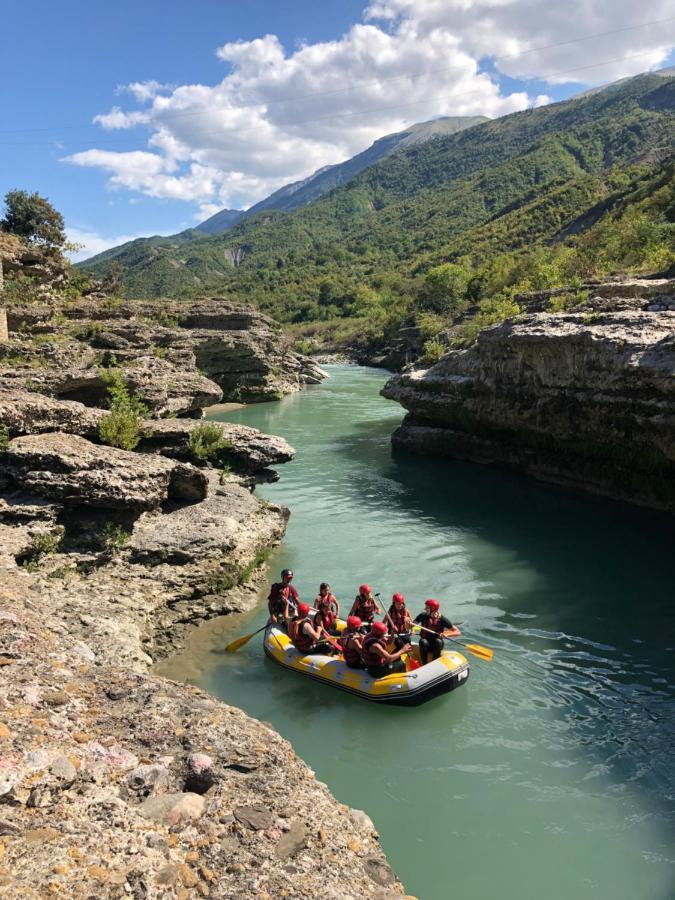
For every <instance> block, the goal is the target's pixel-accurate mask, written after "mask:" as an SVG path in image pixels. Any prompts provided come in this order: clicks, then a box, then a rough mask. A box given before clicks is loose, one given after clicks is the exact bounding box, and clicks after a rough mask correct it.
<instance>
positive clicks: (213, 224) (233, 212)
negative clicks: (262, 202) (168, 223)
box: [183, 209, 246, 234]
mask: <svg viewBox="0 0 675 900" xmlns="http://www.w3.org/2000/svg"><path fill="white" fill-rule="evenodd" d="M245 215H246V213H245V212H244V211H243V210H241V209H221V210H220V211H219V212H217V213H215V215H213V216H211V217H210V218H209V219H206V221H205V222H200V223H199V225H195V227H194V228H191V229H189V230H190V231H202V232H203V233H204V234H220V233H221V231H227V229H228V228H232V226H233V225H236V224H237V222H239V221H240V220H241V219H242V218H243V217H244V216H245ZM183 233H185V232H183Z"/></svg>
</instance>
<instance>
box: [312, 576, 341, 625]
mask: <svg viewBox="0 0 675 900" xmlns="http://www.w3.org/2000/svg"><path fill="white" fill-rule="evenodd" d="M322 587H323V585H322ZM331 598H332V599H333V600H334V599H335V598H334V597H333V595H332V594H331V593H328V594H324V595H323V596H322V595H321V594H319V596H318V597H317V598H316V605H317V606H318V608H319V609H318V612H317V614H316V615H315V616H314V627H315V628H322V629H324V631H326V633H327V634H336V633H337V632H336V628H335V620H336V619H337V616H336V615H335V613H334V612H333V608H332V603H331Z"/></svg>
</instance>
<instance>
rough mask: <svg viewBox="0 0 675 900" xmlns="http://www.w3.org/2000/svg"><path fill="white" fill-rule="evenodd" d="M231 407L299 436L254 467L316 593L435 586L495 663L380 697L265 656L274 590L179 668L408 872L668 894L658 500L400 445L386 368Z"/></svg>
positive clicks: (669, 696) (478, 882)
mask: <svg viewBox="0 0 675 900" xmlns="http://www.w3.org/2000/svg"><path fill="white" fill-rule="evenodd" d="M327 368H328V370H329V371H330V374H331V378H330V379H329V380H328V381H326V382H325V383H324V384H322V385H320V386H317V387H313V388H310V389H308V390H307V391H304V392H303V393H301V394H296V395H294V396H290V397H287V398H285V399H284V400H282V401H281V402H278V403H267V404H261V405H257V406H251V407H248V408H244V409H240V410H235V411H228V412H227V413H223V414H222V415H221V416H220V417H222V418H224V419H227V420H229V421H236V422H241V423H245V424H247V425H253V426H255V427H257V428H261V429H263V430H264V431H268V432H271V433H273V434H279V435H283V436H284V437H285V438H287V439H288V440H289V441H290V443H291V444H293V445H294V446H295V448H296V450H297V458H296V459H295V460H294V461H293V462H292V463H289V464H287V465H285V466H283V467H280V474H281V480H280V481H279V482H278V483H277V484H274V485H266V486H264V487H262V488H259V489H258V493H259V495H260V496H262V497H266V498H268V499H269V500H273V501H275V502H280V503H283V504H286V505H287V506H289V507H290V508H291V510H292V516H291V519H290V524H289V528H288V532H287V536H286V540H285V542H284V544H283V546H282V547H281V548H280V550H279V551H278V552H277V553H276V554H275V556H274V558H273V559H272V570H271V574H272V575H273V576H274V578H275V580H276V578H277V576H278V570H279V569H280V568H281V567H282V566H290V567H292V568H293V569H294V570H295V573H296V577H295V584H296V586H297V587H298V589H299V591H300V595H301V597H303V599H311V598H313V597H314V596H315V594H316V592H317V590H318V586H319V582H320V581H322V580H328V581H330V583H331V585H332V587H333V590H334V593H335V594H336V595H337V597H338V599H340V600H341V601H343V602H344V605H345V606H347V605H348V604H349V602H350V600H351V599H353V597H354V594H355V591H356V588H357V586H358V584H359V583H360V582H362V581H368V582H369V583H370V584H371V585H373V587H374V589H375V590H378V591H381V592H382V594H383V596H386V595H391V593H392V592H394V591H402V592H403V593H405V595H406V597H407V598H408V599H409V604H410V606H411V607H412V609H413V610H414V611H415V612H417V611H418V610H420V609H421V606H422V601H423V600H424V598H425V597H428V596H431V597H437V598H439V599H440V600H441V601H442V609H443V611H444V612H445V613H446V614H447V615H449V617H450V618H451V619H453V620H456V621H459V622H462V623H463V630H465V631H466V632H468V633H470V636H471V638H472V639H473V640H475V641H477V642H479V643H482V644H485V645H488V646H490V647H492V648H493V649H494V650H495V657H494V661H493V662H492V663H484V662H481V661H480V660H478V659H475V658H472V657H469V658H470V659H471V661H472V671H471V676H470V678H469V681H468V683H467V685H466V686H465V687H462V688H460V689H459V690H457V691H455V692H454V693H452V694H448V695H446V696H445V697H442V698H439V699H436V700H434V701H431V702H430V703H428V704H426V705H424V706H422V707H419V708H416V709H382V708H380V707H378V706H375V705H373V704H369V703H367V702H366V701H363V700H359V699H357V698H353V697H350V696H348V695H345V694H342V693H340V692H338V691H336V690H335V689H332V688H330V687H326V686H323V685H315V684H312V683H307V682H306V681H305V680H303V679H302V678H301V677H300V676H297V675H295V674H294V673H290V672H285V671H283V670H281V669H279V668H278V667H276V666H275V664H274V663H272V662H270V661H269V660H267V659H265V657H264V656H263V650H262V646H261V643H260V642H259V640H258V639H254V640H252V641H251V642H249V644H248V645H247V646H246V647H245V648H244V649H243V650H241V651H239V653H237V654H225V653H224V652H223V647H224V645H225V644H226V643H227V642H228V641H229V640H232V639H233V637H234V636H235V634H237V635H238V634H241V633H245V632H246V631H249V630H253V628H254V627H257V626H258V625H260V624H262V623H263V622H264V620H265V609H264V607H263V605H261V606H260V608H259V609H258V610H257V611H256V612H255V613H254V614H252V615H250V616H248V617H239V618H238V621H236V622H235V621H233V620H232V621H230V620H227V619H225V620H220V621H219V622H216V623H213V624H212V625H210V626H205V628H204V629H201V630H200V632H197V635H196V638H195V639H194V640H193V641H192V642H191V644H190V646H189V648H188V651H187V653H186V654H184V656H183V658H182V659H180V658H179V659H175V660H173V661H171V663H170V665H169V666H168V667H166V666H165V667H164V670H165V671H168V672H169V674H172V675H174V677H178V676H182V677H188V678H189V679H190V680H192V681H194V682H196V683H198V684H200V685H201V686H202V687H204V688H206V689H207V690H208V691H210V692H211V693H213V694H215V695H217V696H219V697H221V698H223V699H224V700H226V701H227V702H228V703H233V704H236V705H237V706H240V707H242V708H243V709H244V710H246V711H247V712H249V713H250V714H252V715H254V716H256V717H258V718H261V719H263V720H265V721H268V722H270V723H271V724H273V725H274V727H275V728H276V729H277V730H278V731H279V732H280V733H281V734H282V735H284V736H285V737H286V738H288V739H289V740H290V741H291V742H292V743H293V746H294V747H295V750H296V751H297V752H298V754H300V756H302V757H303V758H304V759H305V760H306V761H307V762H308V763H309V765H310V766H311V767H312V768H313V769H314V770H315V772H316V774H317V777H318V778H319V779H320V780H322V781H325V782H326V783H327V784H328V785H329V787H330V788H331V790H332V791H333V793H334V794H335V795H336V796H337V798H338V799H339V800H341V801H342V802H345V803H348V804H349V805H350V806H354V807H358V808H361V809H365V810H366V811H367V812H368V814H369V815H370V816H371V818H372V819H373V821H374V823H375V825H376V827H377V828H378V830H379V831H380V833H381V836H382V844H383V847H384V849H385V851H386V852H387V854H388V856H389V859H390V861H391V862H392V864H393V866H394V867H395V869H396V871H397V873H398V874H399V875H400V877H401V878H402V879H403V882H404V884H405V885H406V887H407V889H408V891H409V892H410V893H412V894H415V895H416V896H418V897H419V898H421V900H445V898H448V897H450V896H454V895H461V896H464V897H471V896H473V897H475V898H476V900H482V898H486V897H488V896H502V897H504V898H511V897H519V898H524V900H530V898H532V900H535V898H536V900H541V898H546V900H570V898H575V900H585V898H598V900H671V898H673V897H675V841H674V837H675V805H674V802H673V801H674V796H675V765H674V762H675V759H674V747H675V726H674V719H675V689H674V687H673V685H674V682H675V679H674V677H673V676H674V671H673V670H674V667H675V603H674V602H673V601H674V599H675V589H674V586H675V552H674V548H675V540H674V539H675V528H674V527H673V524H672V522H671V520H669V519H668V518H666V517H664V516H661V515H658V514H654V513H650V512H646V511H642V510H639V509H635V508H631V507H628V506H624V505H621V504H614V503H611V502H609V501H605V500H601V499H598V498H594V497H586V496H584V495H580V494H576V493H574V492H567V491H564V490H562V489H558V488H556V487H553V486H548V485H542V484H539V483H537V482H535V481H533V480H529V479H527V478H525V477H521V476H519V475H515V474H510V473H505V472H501V471H496V470H491V469H488V468H483V467H480V466H472V465H468V464H463V463H456V462H450V461H440V460H432V459H424V458H422V457H413V456H398V455H395V456H394V457H392V452H391V447H390V444H389V437H390V434H391V432H392V430H393V429H394V428H395V427H396V425H397V423H398V422H399V421H400V418H401V415H402V413H401V409H400V407H399V406H398V405H396V404H394V403H391V402H389V401H386V400H383V399H382V398H381V397H379V395H378V391H379V389H380V387H381V385H382V384H383V382H384V380H385V378H386V373H383V372H381V371H378V370H374V369H365V368H359V367H347V366H344V367H341V366H332V367H327Z"/></svg>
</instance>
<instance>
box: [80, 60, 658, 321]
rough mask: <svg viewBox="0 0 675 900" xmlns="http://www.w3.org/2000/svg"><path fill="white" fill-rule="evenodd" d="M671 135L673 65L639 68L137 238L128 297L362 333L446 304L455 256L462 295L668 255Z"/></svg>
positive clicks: (472, 297) (494, 294) (551, 281)
mask: <svg viewBox="0 0 675 900" xmlns="http://www.w3.org/2000/svg"><path fill="white" fill-rule="evenodd" d="M673 147H675V78H673V77H672V75H665V76H664V75H658V74H646V75H641V76H637V77H635V78H631V79H629V80H627V81H624V82H622V83H621V84H616V85H612V86H609V87H608V88H606V89H605V90H603V91H601V92H594V93H592V94H591V95H587V96H581V97H577V98H573V99H571V100H567V101H564V102H560V103H555V104H551V105H549V106H544V107H540V108H537V109H531V110H526V111H523V112H519V113H513V114H511V115H508V116H504V117H502V118H500V119H495V120H492V121H487V122H484V123H482V124H480V125H477V126H475V127H473V128H468V129H465V130H463V131H460V132H458V133H455V134H451V135H448V136H445V137H436V138H435V139H434V140H430V141H426V142H425V143H418V144H413V145H412V146H408V147H405V146H404V147H401V148H399V149H398V150H396V151H394V152H393V153H390V154H389V155H388V156H386V157H385V158H383V159H380V161H379V162H377V163H376V164H375V165H371V166H369V167H367V168H366V169H363V170H362V171H361V172H360V173H358V174H357V175H355V176H354V177H353V178H351V180H350V181H348V182H347V183H346V184H343V185H341V186H339V187H336V188H334V189H333V190H332V191H330V192H329V193H328V194H326V195H324V196H323V197H320V198H319V199H317V200H315V201H314V202H312V203H310V204H308V205H307V206H304V207H302V208H300V209H296V210H294V211H292V212H282V211H278V210H265V211H261V212H258V213H253V214H252V215H251V216H250V217H249V218H247V219H244V220H242V221H240V222H239V223H238V224H236V225H235V226H234V227H232V228H231V229H229V230H228V231H226V232H224V233H222V234H220V235H216V236H213V237H205V238H202V239H199V240H192V241H190V242H188V243H184V244H183V245H176V246H172V247H162V246H159V245H154V246H150V247H147V246H146V247H144V248H140V247H135V248H134V247H133V245H132V247H130V248H129V249H128V250H126V251H125V252H124V253H122V254H120V255H119V256H118V259H119V261H120V263H121V265H122V267H123V279H124V282H125V284H126V287H127V291H128V295H129V296H157V295H167V296H174V297H189V296H193V295H195V294H199V293H208V292H217V293H218V294H219V295H221V296H222V295H225V296H230V297H232V298H241V299H246V300H248V301H251V302H254V303H255V304H256V305H258V306H259V307H260V308H262V309H265V310H267V311H269V312H271V313H272V314H274V315H275V316H277V317H279V318H280V319H281V320H283V321H287V322H296V323H303V322H321V321H322V320H332V321H333V320H334V321H336V322H338V323H339V328H340V329H342V330H343V331H344V329H346V328H347V326H348V324H349V323H348V322H347V320H349V319H353V320H354V321H355V322H356V323H357V324H358V331H357V333H361V332H363V333H366V332H369V333H370V332H372V333H374V332H377V333H379V334H380V335H385V336H386V334H387V333H388V332H389V331H391V329H393V328H394V326H395V325H396V324H397V323H398V324H400V322H401V321H402V320H403V319H404V318H405V317H406V316H407V315H409V314H410V313H411V311H412V312H414V311H415V310H417V311H420V310H422V311H425V312H426V313H430V314H433V315H436V316H439V315H440V316H442V315H445V314H446V313H447V311H448V303H449V302H450V301H449V300H448V297H450V298H453V297H454V300H453V302H455V301H456V300H457V296H458V289H457V288H456V287H447V289H446V288H444V289H443V290H446V294H445V295H444V294H443V290H440V289H439V288H438V287H434V284H433V279H434V277H436V276H434V275H433V272H434V270H435V267H439V266H447V264H452V265H454V266H455V267H457V269H458V270H459V272H460V274H459V275H457V278H458V279H459V280H460V281H462V283H463V288H462V291H463V293H462V292H460V293H461V299H462V303H469V302H471V303H476V302H478V303H483V302H485V303H487V302H488V301H489V300H490V298H492V300H493V301H494V302H495V303H497V301H499V302H500V303H501V302H502V301H504V303H507V301H509V298H510V297H511V296H512V295H513V292H514V291H517V290H518V289H521V288H522V289H530V288H532V289H539V287H540V286H543V287H547V286H554V285H555V284H556V283H559V282H560V280H561V279H564V278H566V279H567V280H568V281H569V278H570V277H571V275H574V276H575V277H576V275H577V271H576V269H575V267H576V268H577V269H580V268H583V273H580V274H583V275H584V276H592V275H593V274H594V272H602V273H607V272H611V271H615V270H618V269H621V268H624V269H628V270H635V271H639V270H643V269H645V267H651V268H652V270H654V269H656V268H658V267H660V266H663V267H664V268H666V267H667V265H668V253H670V254H671V261H672V256H673V249H672V244H673V242H674V240H675V238H674V235H673V229H674V227H675V226H673V224H672V223H673V221H674V220H675V215H674V213H673V210H674V209H675V198H673V196H672V194H673V174H672V173H673V168H672V153H673ZM135 243H136V244H138V242H135ZM669 248H670V249H669ZM84 267H85V268H86V269H88V270H90V271H93V272H96V273H101V272H103V271H105V266H103V265H101V264H100V263H99V264H97V261H95V260H90V261H88V262H87V263H85V264H84ZM565 267H567V268H565ZM446 274H447V273H446ZM430 276H431V283H428V281H427V280H428V278H429V277H430ZM448 278H450V281H452V278H451V277H450V275H448ZM455 280H457V279H455ZM441 281H442V279H441ZM439 291H440V295H439V296H437V295H438V294H439ZM434 292H436V293H434ZM446 295H447V296H446ZM444 304H445V305H444ZM505 308H506V307H505ZM495 314H496V313H495ZM486 315H487V313H486ZM340 323H341V324H340ZM336 328H337V326H336Z"/></svg>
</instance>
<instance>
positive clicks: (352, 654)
mask: <svg viewBox="0 0 675 900" xmlns="http://www.w3.org/2000/svg"><path fill="white" fill-rule="evenodd" d="M362 624H363V623H362V622H361V619H359V617H358V616H347V625H346V626H345V628H344V630H343V632H342V634H341V635H340V646H341V647H342V655H343V656H344V660H345V664H346V665H347V666H349V668H350V669H362V668H363V661H362V659H361V647H362V646H363V635H362V634H361V625H362Z"/></svg>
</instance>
